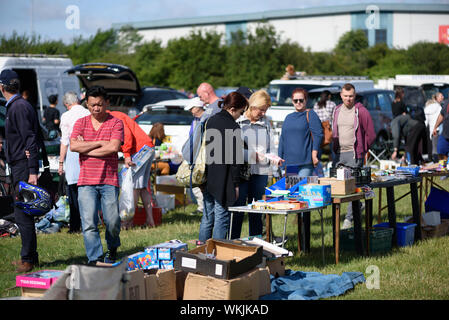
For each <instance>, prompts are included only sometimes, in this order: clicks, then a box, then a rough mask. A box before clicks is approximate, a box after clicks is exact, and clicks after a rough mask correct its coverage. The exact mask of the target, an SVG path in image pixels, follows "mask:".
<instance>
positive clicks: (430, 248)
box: [0, 179, 449, 300]
mask: <svg viewBox="0 0 449 320" xmlns="http://www.w3.org/2000/svg"><path fill="white" fill-rule="evenodd" d="M435 181H436V182H437V183H438V184H440V185H441V186H443V187H445V188H447V189H449V182H448V181H447V180H445V181H440V180H439V179H437V180H435ZM409 190H410V188H409V187H408V186H400V187H397V188H395V195H396V198H397V197H399V196H400V195H402V194H403V193H406V192H407V191H409ZM382 200H383V204H382V205H383V206H384V205H386V196H385V193H384V195H383V197H382ZM373 207H374V208H373V209H374V224H376V223H377V190H376V199H374V205H373ZM195 209H196V206H195V205H193V204H190V205H188V206H186V208H185V212H184V209H183V207H178V208H176V209H175V210H173V211H171V212H168V213H167V214H165V215H163V218H162V225H161V226H159V227H157V228H155V229H137V228H136V229H132V230H127V231H122V232H121V242H122V245H121V247H120V249H119V255H120V256H121V257H124V256H126V255H129V254H132V253H135V252H137V251H141V250H142V249H143V248H144V247H145V246H149V245H152V244H156V243H160V242H163V241H167V240H170V239H180V240H182V241H185V242H187V241H188V240H192V239H197V238H198V231H199V226H200V216H199V215H190V213H191V212H193V211H195ZM331 212H332V211H331V207H328V208H327V209H326V210H325V211H324V234H325V238H324V243H325V263H324V265H323V262H322V257H321V226H320V219H319V215H318V213H317V212H313V213H312V215H311V252H310V253H308V254H304V253H300V254H299V255H295V256H294V257H289V258H287V260H286V268H287V269H292V270H300V271H317V272H321V273H323V274H341V273H342V272H349V271H357V272H362V273H364V275H365V278H367V279H370V276H371V273H370V272H369V270H367V268H368V267H369V266H376V267H377V268H378V270H379V276H380V278H379V279H380V280H379V286H380V287H379V289H369V288H368V287H367V285H366V284H365V283H363V284H358V285H356V287H355V289H354V290H351V291H349V292H347V293H346V294H345V295H342V296H339V297H335V298H331V300H333V299H336V300H347V299H349V300H415V299H419V300H430V299H432V300H433V299H448V298H449V290H448V289H447V288H449V275H448V274H449V250H448V248H449V237H448V236H445V237H442V238H434V239H429V240H423V241H420V242H419V243H415V244H414V245H413V246H411V247H406V248H397V249H394V250H392V251H391V252H390V253H388V254H386V255H373V256H370V257H366V256H357V255H355V254H353V253H348V252H344V251H342V252H340V263H339V264H338V265H335V255H334V251H333V248H332V222H331V217H332V213H331ZM342 212H343V213H345V212H346V205H345V204H344V205H343V206H342ZM396 212H397V221H398V222H401V221H404V217H407V216H411V215H412V211H411V201H410V197H406V198H404V199H401V200H400V201H398V202H397V203H396ZM341 219H342V220H343V219H344V214H342V217H341ZM363 221H364V220H363ZM382 221H388V219H387V211H386V210H384V211H383V212H382ZM273 229H274V233H275V234H276V235H281V234H282V229H283V217H280V216H274V217H273ZM247 232H248V222H247V219H245V220H244V225H243V228H242V236H246V235H247ZM287 235H288V236H289V240H288V242H287V243H286V248H287V249H289V250H291V251H293V252H294V253H296V252H297V240H296V239H297V238H296V235H297V225H296V223H295V218H294V216H289V218H288V223H287ZM101 236H102V239H103V246H104V247H105V248H106V246H105V242H104V229H101ZM37 237H38V252H39V257H40V262H41V266H40V268H41V269H59V270H64V269H65V268H66V267H67V266H68V265H71V264H80V263H81V264H84V263H86V256H85V251H84V243H83V238H82V235H76V234H75V235H73V234H68V233H67V229H66V228H65V229H62V231H61V232H59V233H57V234H50V235H46V234H38V236H37ZM20 247H21V242H20V238H6V239H5V238H4V239H0V257H1V260H0V297H13V296H18V295H20V290H19V289H18V288H15V277H16V274H15V272H14V267H13V266H12V265H11V261H13V260H16V259H18V258H19V255H20ZM193 247H194V245H193V244H190V243H189V248H193ZM367 283H368V281H367Z"/></svg>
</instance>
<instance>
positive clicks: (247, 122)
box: [231, 90, 278, 239]
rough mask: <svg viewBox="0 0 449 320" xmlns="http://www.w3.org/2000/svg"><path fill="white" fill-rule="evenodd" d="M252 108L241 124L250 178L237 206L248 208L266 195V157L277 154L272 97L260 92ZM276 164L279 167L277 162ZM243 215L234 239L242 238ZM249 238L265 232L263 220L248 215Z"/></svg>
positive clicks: (236, 218) (244, 183)
mask: <svg viewBox="0 0 449 320" xmlns="http://www.w3.org/2000/svg"><path fill="white" fill-rule="evenodd" d="M248 102H249V107H248V109H247V110H246V111H245V113H244V114H243V115H242V116H241V117H240V118H239V119H238V120H237V123H238V124H239V125H240V128H241V131H242V139H243V142H244V154H243V155H244V160H245V163H246V164H245V165H244V167H246V168H247V170H246V174H244V175H242V176H241V183H240V186H239V198H238V200H237V202H236V205H239V206H240V205H246V204H247V203H251V202H252V201H253V200H260V199H262V196H263V195H264V194H265V187H266V186H267V182H268V174H269V171H270V168H271V166H270V161H269V160H268V159H267V157H265V155H266V154H275V153H276V152H274V150H273V149H274V143H273V141H272V131H271V130H272V129H271V125H270V122H269V121H268V119H267V118H266V117H265V114H266V112H267V110H268V108H269V107H270V106H271V97H270V95H269V94H268V93H267V92H266V91H265V90H258V91H256V92H254V93H253V94H251V96H250V97H249V100H248ZM276 164H278V163H277V162H276ZM243 216H244V214H243V213H234V217H233V223H232V234H231V238H232V239H236V238H240V233H241V230H242V222H243ZM248 219H249V236H256V235H261V234H262V231H263V224H262V216H261V215H260V214H257V213H248Z"/></svg>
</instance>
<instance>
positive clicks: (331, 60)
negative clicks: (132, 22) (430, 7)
mask: <svg viewBox="0 0 449 320" xmlns="http://www.w3.org/2000/svg"><path fill="white" fill-rule="evenodd" d="M1 53H30V54H53V55H54V54H65V55H67V56H69V57H70V58H71V59H72V61H73V64H74V65H76V64H80V63H88V62H108V63H117V64H122V65H125V66H128V67H130V68H131V69H132V70H133V71H134V72H135V73H136V75H137V77H138V79H139V82H140V83H141V86H149V85H158V86H169V87H173V88H176V89H185V90H189V91H195V89H196V88H197V86H198V85H199V84H200V83H201V82H204V81H206V82H209V83H211V84H212V85H213V86H214V87H220V86H231V87H238V86H247V87H251V88H262V87H265V86H267V84H268V83H269V82H270V80H272V79H278V78H280V77H282V75H283V74H284V73H285V67H286V66H287V65H288V64H292V65H294V66H295V69H296V70H297V71H305V72H306V73H307V74H310V75H313V74H322V75H360V76H369V77H370V78H371V79H373V80H376V79H379V78H385V77H394V76H395V75H396V74H449V46H447V45H444V44H441V43H431V42H418V43H416V44H414V45H412V46H410V47H408V48H406V49H403V48H388V46H387V45H386V44H377V45H375V46H372V47H370V46H369V45H368V40H367V38H366V35H365V33H364V32H363V31H362V30H352V31H348V32H346V33H345V34H344V35H342V36H341V38H340V39H339V41H338V43H337V45H336V46H335V48H334V49H333V50H331V51H330V52H311V51H310V48H304V47H303V46H301V44H298V43H296V42H291V41H289V40H281V37H280V34H279V33H277V32H276V30H275V28H274V27H273V26H272V25H270V24H268V23H264V22H261V23H260V24H258V26H257V27H256V28H255V31H254V32H242V31H238V32H235V33H233V34H232V37H231V39H230V41H226V39H225V35H224V34H223V33H219V32H216V31H202V30H192V31H191V32H190V34H189V35H188V36H185V37H180V38H177V39H173V40H170V41H168V43H167V45H166V46H162V45H161V41H158V40H153V41H151V42H143V41H142V36H140V35H139V34H138V32H137V30H136V29H133V28H131V27H124V28H122V29H121V30H116V29H108V30H101V29H99V30H98V31H97V32H96V34H95V35H93V36H91V37H89V38H84V37H82V36H79V37H76V38H74V39H73V40H72V41H71V42H70V43H68V44H66V43H64V42H63V41H62V40H59V41H57V40H42V39H41V37H40V36H36V35H32V36H28V35H26V34H24V35H19V34H17V33H16V32H13V34H12V35H11V36H9V37H6V36H4V35H2V36H0V54H1Z"/></svg>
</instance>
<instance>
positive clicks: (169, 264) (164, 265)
mask: <svg viewBox="0 0 449 320" xmlns="http://www.w3.org/2000/svg"><path fill="white" fill-rule="evenodd" d="M174 268H175V260H174V259H172V260H159V269H168V270H170V269H174Z"/></svg>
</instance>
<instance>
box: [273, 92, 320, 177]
mask: <svg viewBox="0 0 449 320" xmlns="http://www.w3.org/2000/svg"><path fill="white" fill-rule="evenodd" d="M292 100H293V106H294V107H295V112H293V113H290V114H289V115H287V117H286V118H285V120H284V123H283V125H282V131H281V136H280V138H279V152H278V154H279V157H281V158H282V159H284V160H285V165H286V166H291V167H293V166H295V167H298V176H300V177H307V176H311V175H312V173H313V168H314V167H315V166H316V165H317V164H318V162H319V160H318V151H319V148H320V145H321V139H322V138H323V128H322V126H321V121H320V118H318V115H317V114H316V113H315V111H313V110H307V109H306V105H307V91H306V90H304V89H303V88H297V89H295V90H293V93H292Z"/></svg>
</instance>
